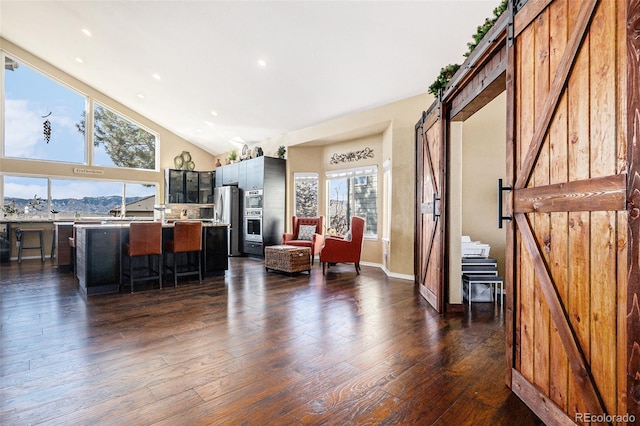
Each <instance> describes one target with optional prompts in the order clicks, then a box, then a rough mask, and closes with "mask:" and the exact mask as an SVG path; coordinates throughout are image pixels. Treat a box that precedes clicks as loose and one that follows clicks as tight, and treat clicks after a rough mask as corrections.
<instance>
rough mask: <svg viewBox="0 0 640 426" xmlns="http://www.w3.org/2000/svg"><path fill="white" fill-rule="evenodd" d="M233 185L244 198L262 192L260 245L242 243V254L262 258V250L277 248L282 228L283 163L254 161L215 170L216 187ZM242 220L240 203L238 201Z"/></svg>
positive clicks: (267, 160) (284, 168) (276, 159)
mask: <svg viewBox="0 0 640 426" xmlns="http://www.w3.org/2000/svg"><path fill="white" fill-rule="evenodd" d="M223 185H237V186H238V188H239V189H240V190H241V192H242V195H241V197H242V198H244V195H245V192H246V191H253V190H259V189H261V190H263V197H262V200H263V201H262V222H261V227H262V229H261V231H262V241H261V242H258V241H244V239H243V243H242V252H243V253H245V254H250V255H255V256H263V255H264V247H266V246H271V245H276V244H280V243H281V242H282V233H283V232H284V224H285V217H284V214H285V192H286V161H285V160H283V159H280V158H273V157H264V156H262V157H257V158H252V159H249V160H244V161H241V162H239V163H234V164H229V165H226V166H222V167H218V168H217V169H216V186H223ZM241 205H242V207H241V210H242V213H243V216H244V213H245V211H244V199H243V200H242V201H241Z"/></svg>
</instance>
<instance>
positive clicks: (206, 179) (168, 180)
mask: <svg viewBox="0 0 640 426" xmlns="http://www.w3.org/2000/svg"><path fill="white" fill-rule="evenodd" d="M214 180H215V172H196V171H189V170H176V169H167V170H166V171H165V185H166V196H165V203H167V204H184V203H192V204H210V203H213V186H214Z"/></svg>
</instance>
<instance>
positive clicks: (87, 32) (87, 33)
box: [82, 28, 92, 37]
mask: <svg viewBox="0 0 640 426" xmlns="http://www.w3.org/2000/svg"><path fill="white" fill-rule="evenodd" d="M82 33H83V34H84V35H86V36H87V37H91V36H92V35H91V31H89V30H88V29H86V28H83V29H82Z"/></svg>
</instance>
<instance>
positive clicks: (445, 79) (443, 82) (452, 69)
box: [429, 0, 508, 96]
mask: <svg viewBox="0 0 640 426" xmlns="http://www.w3.org/2000/svg"><path fill="white" fill-rule="evenodd" d="M507 5H508V1H507V0H502V2H501V3H500V5H499V6H498V7H496V8H495V9H493V18H487V19H485V21H484V24H482V25H479V26H478V28H477V31H476V33H475V34H474V35H473V41H472V42H469V43H467V47H468V48H469V50H468V51H467V52H466V53H465V54H464V57H465V58H466V57H468V56H469V55H470V54H471V52H473V49H475V48H476V47H477V46H478V43H480V40H482V39H483V38H484V36H485V35H486V34H487V33H488V32H489V30H490V29H491V28H493V25H494V24H495V23H496V21H497V20H498V18H499V17H500V16H501V15H502V14H503V13H504V11H506V10H507ZM458 69H460V65H458V64H449V65H447V66H446V67H443V68H442V69H441V70H440V74H439V75H438V77H437V78H436V81H434V82H433V84H431V86H429V93H431V94H432V95H434V96H438V94H439V93H440V90H444V88H445V87H447V84H449V81H450V80H451V77H453V75H454V74H455V73H456V72H457V71H458Z"/></svg>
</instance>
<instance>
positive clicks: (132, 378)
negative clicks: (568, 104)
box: [0, 258, 541, 425]
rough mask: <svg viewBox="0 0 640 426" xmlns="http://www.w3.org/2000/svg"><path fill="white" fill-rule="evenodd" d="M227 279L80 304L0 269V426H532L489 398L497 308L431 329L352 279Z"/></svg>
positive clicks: (50, 272)
mask: <svg viewBox="0 0 640 426" xmlns="http://www.w3.org/2000/svg"><path fill="white" fill-rule="evenodd" d="M230 268H231V269H230V270H229V271H227V275H226V277H220V278H210V279H206V280H205V281H204V283H203V284H198V282H197V280H196V281H183V282H182V284H181V285H180V286H179V287H178V288H177V289H176V288H174V287H168V288H164V289H163V290H157V289H156V290H154V289H149V290H146V291H141V292H138V293H135V294H129V293H128V292H124V291H123V292H122V293H121V294H113V295H104V296H92V297H90V298H88V299H86V298H84V297H83V296H82V294H81V293H80V292H79V290H78V289H77V284H76V280H75V278H74V277H73V275H72V274H71V273H68V272H66V273H59V272H58V271H57V270H56V269H55V268H54V267H53V266H52V264H51V262H50V261H49V260H47V262H45V263H42V262H40V261H39V260H26V261H23V262H22V264H21V265H18V264H17V263H16V262H12V263H11V264H9V265H3V266H1V267H0V282H1V284H0V296H1V302H0V308H1V311H0V332H1V335H0V337H1V340H0V423H1V424H3V425H14V424H16V425H26V424H55V425H80V424H84V425H90V424H109V425H137V424H145V425H146V424H162V425H191V424H214V425H218V424H224V425H227V424H228V425H239V424H250V425H265V424H269V425H286V424H293V425H299V424H330V425H334V424H335V425H347V424H352V425H360V424H386V425H398V424H420V425H431V424H437V425H462V424H473V425H500V424H502V425H512V424H518V425H539V424H541V423H540V421H539V420H538V419H537V418H536V417H535V416H534V415H533V414H532V413H531V411H529V409H528V408H527V407H526V406H525V405H524V404H523V403H522V402H521V401H520V400H519V399H518V398H517V397H515V396H514V395H513V394H511V392H510V390H509V389H508V388H507V387H506V386H505V385H504V383H503V371H504V362H505V361H504V317H503V313H502V312H501V311H500V309H499V308H498V307H497V306H495V305H493V304H491V303H478V304H474V306H473V311H472V313H471V315H469V314H467V313H465V314H464V315H450V316H440V315H438V314H436V313H435V312H434V311H433V310H432V309H431V308H430V307H428V306H427V304H426V303H425V302H424V301H423V300H422V299H421V298H420V296H419V295H418V294H417V292H416V291H415V289H414V286H413V284H412V283H411V282H408V281H403V280H396V279H391V278H387V277H386V276H385V275H384V274H383V273H382V272H381V271H380V270H379V269H377V268H372V267H367V266H363V268H362V274H361V275H360V276H358V277H357V276H356V275H355V273H354V271H353V266H352V265H337V266H336V267H332V268H331V269H330V270H329V272H328V273H327V276H326V277H323V276H322V269H321V267H319V266H318V265H317V264H316V266H315V269H314V270H313V272H312V274H311V275H310V276H309V275H307V274H306V273H305V274H301V275H299V276H294V277H290V276H286V275H282V274H278V273H274V272H268V273H266V272H265V270H264V268H263V263H262V262H261V261H259V260H255V259H250V258H232V259H230ZM168 281H169V280H167V282H168Z"/></svg>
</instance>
